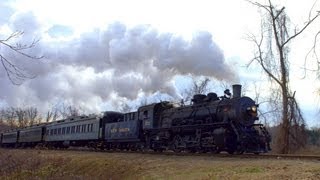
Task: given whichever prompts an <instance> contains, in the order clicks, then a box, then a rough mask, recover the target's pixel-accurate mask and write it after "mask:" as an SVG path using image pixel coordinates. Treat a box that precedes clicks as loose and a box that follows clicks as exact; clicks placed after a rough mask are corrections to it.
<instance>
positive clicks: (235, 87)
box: [232, 84, 241, 98]
mask: <svg viewBox="0 0 320 180" xmlns="http://www.w3.org/2000/svg"><path fill="white" fill-rule="evenodd" d="M232 94H233V98H239V97H241V85H240V84H234V85H232Z"/></svg>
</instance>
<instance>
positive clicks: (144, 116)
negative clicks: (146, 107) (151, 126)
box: [143, 111, 148, 119]
mask: <svg viewBox="0 0 320 180" xmlns="http://www.w3.org/2000/svg"><path fill="white" fill-rule="evenodd" d="M143 118H144V119H147V118H148V111H143Z"/></svg>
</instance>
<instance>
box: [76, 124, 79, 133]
mask: <svg viewBox="0 0 320 180" xmlns="http://www.w3.org/2000/svg"><path fill="white" fill-rule="evenodd" d="M76 132H77V133H78V132H80V125H77V129H76Z"/></svg>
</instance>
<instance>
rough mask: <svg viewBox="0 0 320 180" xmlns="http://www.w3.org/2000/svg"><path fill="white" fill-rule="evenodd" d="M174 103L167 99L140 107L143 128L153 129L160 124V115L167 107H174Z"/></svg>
mask: <svg viewBox="0 0 320 180" xmlns="http://www.w3.org/2000/svg"><path fill="white" fill-rule="evenodd" d="M173 106H174V105H173V104H172V103H170V102H167V101H164V102H160V103H153V104H150V105H146V106H142V107H140V108H139V110H138V112H139V120H141V121H142V128H143V129H153V128H158V127H159V126H160V123H161V122H160V116H161V114H162V112H163V111H164V110H165V109H170V108H173Z"/></svg>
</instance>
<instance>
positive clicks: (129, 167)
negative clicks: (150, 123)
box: [0, 149, 320, 180]
mask: <svg viewBox="0 0 320 180" xmlns="http://www.w3.org/2000/svg"><path fill="white" fill-rule="evenodd" d="M0 177H1V178H0V179H200V180H205V179H320V162H318V161H300V160H281V159H240V158H217V157H200V156H166V155H150V154H147V155H146V154H137V153H135V154H133V153H130V154H126V153H102V152H84V151H49V150H45V151H42V150H8V149H0Z"/></svg>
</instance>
